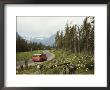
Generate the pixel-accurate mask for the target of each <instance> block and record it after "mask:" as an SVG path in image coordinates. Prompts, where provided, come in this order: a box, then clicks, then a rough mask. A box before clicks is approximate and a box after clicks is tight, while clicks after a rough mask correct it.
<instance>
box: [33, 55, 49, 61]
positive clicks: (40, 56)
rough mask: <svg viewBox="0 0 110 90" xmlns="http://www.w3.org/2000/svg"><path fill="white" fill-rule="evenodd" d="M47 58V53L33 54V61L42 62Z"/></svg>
mask: <svg viewBox="0 0 110 90" xmlns="http://www.w3.org/2000/svg"><path fill="white" fill-rule="evenodd" d="M46 60H47V57H46V54H34V55H33V56H32V61H34V62H42V61H46Z"/></svg>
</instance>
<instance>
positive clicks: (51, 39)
mask: <svg viewBox="0 0 110 90" xmlns="http://www.w3.org/2000/svg"><path fill="white" fill-rule="evenodd" d="M55 36H56V35H55V34H54V35H52V36H50V37H49V38H42V39H38V38H33V39H32V40H31V41H32V42H37V43H42V44H44V45H46V46H53V45H54V43H55Z"/></svg>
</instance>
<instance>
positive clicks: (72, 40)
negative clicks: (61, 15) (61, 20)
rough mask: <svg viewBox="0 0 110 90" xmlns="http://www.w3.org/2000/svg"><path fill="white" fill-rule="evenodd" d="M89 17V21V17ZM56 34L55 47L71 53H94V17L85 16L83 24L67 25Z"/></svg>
mask: <svg viewBox="0 0 110 90" xmlns="http://www.w3.org/2000/svg"><path fill="white" fill-rule="evenodd" d="M90 18H91V21H89V19H90ZM64 31H65V33H64V34H63V31H61V32H60V31H58V32H57V34H56V38H55V40H56V42H55V45H56V49H57V50H58V49H63V50H66V51H68V50H69V51H71V52H72V53H92V54H94V17H86V18H85V19H84V21H83V25H79V26H78V25H69V24H68V23H67V24H66V27H65V29H64Z"/></svg>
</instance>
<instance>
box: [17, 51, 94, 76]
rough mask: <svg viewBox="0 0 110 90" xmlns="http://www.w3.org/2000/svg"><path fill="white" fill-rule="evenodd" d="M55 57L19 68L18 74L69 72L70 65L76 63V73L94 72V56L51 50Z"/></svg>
mask: <svg viewBox="0 0 110 90" xmlns="http://www.w3.org/2000/svg"><path fill="white" fill-rule="evenodd" d="M51 52H52V53H54V54H55V58H54V59H53V60H50V61H45V62H36V63H35V65H34V66H31V67H29V68H28V69H27V68H24V70H21V71H20V69H17V74H69V73H70V72H69V66H70V65H72V64H74V65H76V68H77V69H76V71H75V73H76V74H94V56H93V55H90V54H86V55H85V54H83V53H78V54H74V53H71V52H70V51H64V50H51Z"/></svg>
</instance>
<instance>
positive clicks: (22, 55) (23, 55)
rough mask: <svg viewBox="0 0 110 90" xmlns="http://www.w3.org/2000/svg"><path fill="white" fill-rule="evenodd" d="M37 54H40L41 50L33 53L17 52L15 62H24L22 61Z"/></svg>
mask: <svg viewBox="0 0 110 90" xmlns="http://www.w3.org/2000/svg"><path fill="white" fill-rule="evenodd" d="M37 53H42V50H35V51H32V52H31V51H30V52H17V53H16V60H17V61H24V60H29V59H31V58H32V55H33V54H37Z"/></svg>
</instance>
